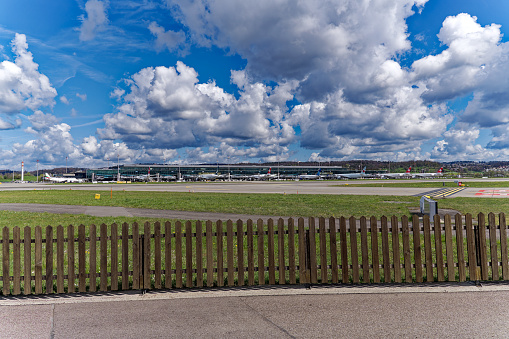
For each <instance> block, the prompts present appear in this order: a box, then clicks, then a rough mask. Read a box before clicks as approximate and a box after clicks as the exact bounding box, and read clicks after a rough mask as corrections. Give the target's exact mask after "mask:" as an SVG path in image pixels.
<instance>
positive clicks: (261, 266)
mask: <svg viewBox="0 0 509 339" xmlns="http://www.w3.org/2000/svg"><path fill="white" fill-rule="evenodd" d="M264 233H265V232H264V231H263V220H262V219H258V221H257V237H258V238H257V239H258V285H264V284H265V255H264V246H265V245H264V240H263V238H264Z"/></svg>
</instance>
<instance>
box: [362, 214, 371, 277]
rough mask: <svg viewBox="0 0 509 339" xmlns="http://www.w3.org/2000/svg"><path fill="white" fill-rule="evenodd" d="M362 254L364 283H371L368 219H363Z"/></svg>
mask: <svg viewBox="0 0 509 339" xmlns="http://www.w3.org/2000/svg"><path fill="white" fill-rule="evenodd" d="M360 226H361V252H362V254H361V255H362V282H363V283H369V282H370V278H369V250H368V226H367V223H366V217H361V220H360Z"/></svg>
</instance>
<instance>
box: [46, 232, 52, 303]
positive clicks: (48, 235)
mask: <svg viewBox="0 0 509 339" xmlns="http://www.w3.org/2000/svg"><path fill="white" fill-rule="evenodd" d="M46 293H53V227H51V226H47V227H46Z"/></svg>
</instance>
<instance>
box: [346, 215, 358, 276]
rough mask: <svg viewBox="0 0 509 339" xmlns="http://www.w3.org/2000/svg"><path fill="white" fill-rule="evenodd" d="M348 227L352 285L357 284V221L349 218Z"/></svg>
mask: <svg viewBox="0 0 509 339" xmlns="http://www.w3.org/2000/svg"><path fill="white" fill-rule="evenodd" d="M348 223H349V226H350V254H351V256H352V281H353V283H354V284H356V283H358V282H359V251H358V249H357V220H356V219H355V217H353V216H352V217H350V220H349V221H348Z"/></svg>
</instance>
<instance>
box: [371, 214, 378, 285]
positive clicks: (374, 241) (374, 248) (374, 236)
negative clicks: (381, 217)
mask: <svg viewBox="0 0 509 339" xmlns="http://www.w3.org/2000/svg"><path fill="white" fill-rule="evenodd" d="M370 226H371V256H372V258H371V259H372V263H373V282H375V283H379V282H380V259H379V257H378V223H377V220H376V218H375V217H371V218H370Z"/></svg>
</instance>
